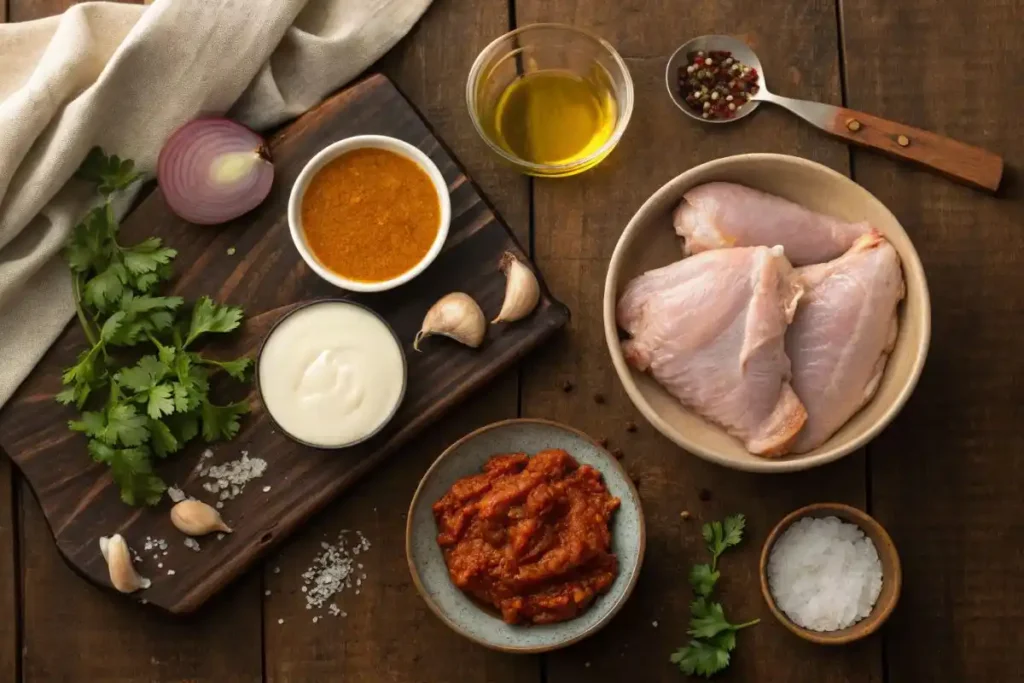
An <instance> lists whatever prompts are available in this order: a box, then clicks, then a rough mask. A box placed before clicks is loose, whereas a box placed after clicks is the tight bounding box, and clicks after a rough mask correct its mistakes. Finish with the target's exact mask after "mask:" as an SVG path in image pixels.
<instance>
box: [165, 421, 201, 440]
mask: <svg viewBox="0 0 1024 683" xmlns="http://www.w3.org/2000/svg"><path fill="white" fill-rule="evenodd" d="M164 422H166V423H167V426H168V427H169V428H170V429H171V431H172V432H174V434H176V435H177V439H178V443H180V444H186V443H188V442H189V441H191V440H192V439H194V438H196V436H198V435H199V418H198V417H197V416H196V415H195V414H194V413H186V414H182V413H175V414H174V415H169V416H168V417H166V418H164Z"/></svg>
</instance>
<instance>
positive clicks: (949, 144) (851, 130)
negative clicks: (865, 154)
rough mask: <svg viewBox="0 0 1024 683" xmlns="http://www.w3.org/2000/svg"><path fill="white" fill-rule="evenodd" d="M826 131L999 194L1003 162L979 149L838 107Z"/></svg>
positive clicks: (997, 156) (986, 151)
mask: <svg viewBox="0 0 1024 683" xmlns="http://www.w3.org/2000/svg"><path fill="white" fill-rule="evenodd" d="M836 109H837V111H836V114H835V117H834V118H833V119H832V121H830V122H829V124H828V126H827V128H826V130H827V131H828V132H830V133H832V134H833V135H838V136H839V137H841V138H843V139H844V140H846V141H848V142H852V143H853V144H855V145H858V146H860V147H868V148H871V149H875V150H878V151H879V152H882V153H884V154H888V155H889V156H892V157H896V158H899V159H904V160H906V161H910V162H913V163H917V164H921V165H923V166H927V167H929V168H932V169H934V170H936V171H938V172H939V173H941V174H943V175H945V176H947V177H949V178H950V179H952V180H955V181H957V182H960V183H964V184H966V185H969V186H971V187H974V188H977V189H979V190H987V191H989V192H995V191H996V190H998V189H999V184H1000V183H1001V182H1002V179H1003V160H1002V158H1001V157H1000V156H999V155H998V154H994V153H992V152H990V151H988V150H986V149H982V148H981V147H975V146H973V145H968V144H966V143H963V142H960V141H959V140H954V139H952V138H948V137H945V136H942V135H936V134H935V133H932V132H930V131H927V130H921V129H920V128H914V127H913V126H908V125H906V124H902V123H897V122H895V121H889V120H887V119H883V118H880V117H878V116H872V115H871V114H865V113H864V112H861V111H854V110H852V109H844V108H842V107H837V108H836Z"/></svg>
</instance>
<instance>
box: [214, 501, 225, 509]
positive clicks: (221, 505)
mask: <svg viewBox="0 0 1024 683" xmlns="http://www.w3.org/2000/svg"><path fill="white" fill-rule="evenodd" d="M216 507H217V509H218V510H223V509H224V501H222V500H218V501H217V506H216Z"/></svg>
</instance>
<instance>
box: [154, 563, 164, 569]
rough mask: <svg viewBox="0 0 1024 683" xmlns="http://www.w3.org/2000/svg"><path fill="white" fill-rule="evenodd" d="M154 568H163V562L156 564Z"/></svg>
mask: <svg viewBox="0 0 1024 683" xmlns="http://www.w3.org/2000/svg"><path fill="white" fill-rule="evenodd" d="M156 568H157V569H163V568H164V563H163V562H161V563H159V564H158V565H157V566H156Z"/></svg>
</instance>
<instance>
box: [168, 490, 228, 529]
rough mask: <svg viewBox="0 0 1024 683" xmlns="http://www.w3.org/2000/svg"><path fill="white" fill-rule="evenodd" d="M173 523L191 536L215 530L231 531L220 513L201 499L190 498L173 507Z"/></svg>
mask: <svg viewBox="0 0 1024 683" xmlns="http://www.w3.org/2000/svg"><path fill="white" fill-rule="evenodd" d="M171 523H172V524H174V526H175V527H177V529H178V531H181V532H182V533H185V534H188V535H189V536H203V535H205V534H208V533H210V532H213V531H223V532H225V533H231V527H229V526H228V525H227V524H225V523H224V520H223V519H221V517H220V513H219V512H217V511H216V510H215V509H213V508H212V507H210V506H209V505H207V504H206V503H204V502H203V501H201V500H195V499H193V498H190V499H189V500H183V501H181V502H180V503H178V504H177V505H175V506H174V507H172V508H171Z"/></svg>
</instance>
